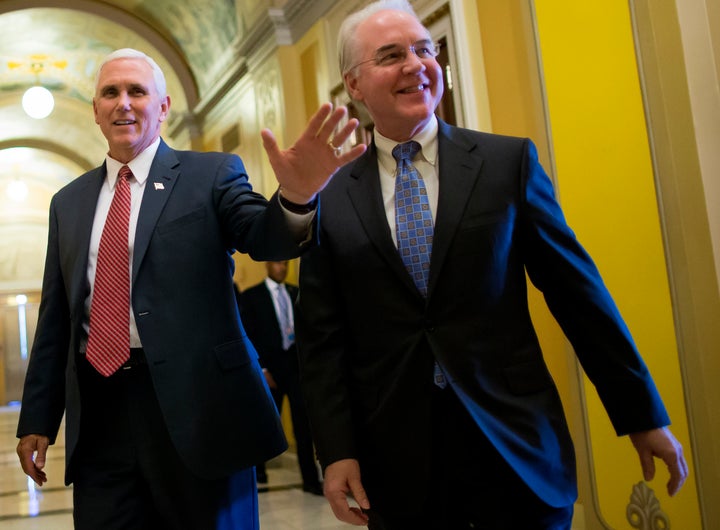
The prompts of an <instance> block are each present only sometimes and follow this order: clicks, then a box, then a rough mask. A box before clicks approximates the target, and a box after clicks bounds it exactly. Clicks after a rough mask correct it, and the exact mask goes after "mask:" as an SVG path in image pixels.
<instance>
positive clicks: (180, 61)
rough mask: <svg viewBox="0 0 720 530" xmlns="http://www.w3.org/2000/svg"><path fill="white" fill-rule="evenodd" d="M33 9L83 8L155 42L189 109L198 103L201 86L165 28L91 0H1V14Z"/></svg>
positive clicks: (77, 9)
mask: <svg viewBox="0 0 720 530" xmlns="http://www.w3.org/2000/svg"><path fill="white" fill-rule="evenodd" d="M31 8H55V9H69V10H75V11H82V12H85V13H90V14H93V15H97V16H99V17H102V18H106V19H108V20H110V21H112V22H114V23H116V24H120V25H122V26H125V27H127V28H128V29H129V30H132V31H134V32H135V33H137V34H138V35H140V36H141V37H142V38H144V39H145V40H147V41H148V42H149V43H150V44H152V45H153V46H154V47H155V48H156V49H157V50H158V51H159V52H160V54H161V55H162V56H163V57H164V58H165V59H166V60H167V62H168V63H169V64H170V66H171V67H172V69H173V70H174V72H175V74H176V75H177V76H178V79H179V81H180V85H181V86H182V88H183V91H184V92H185V99H186V101H187V105H188V108H193V107H194V106H195V105H197V103H198V99H199V97H198V86H197V82H196V80H195V77H194V75H193V73H192V71H191V70H190V67H189V65H188V64H187V62H186V60H185V57H184V54H183V52H182V50H180V49H179V48H178V47H177V45H176V44H175V42H174V41H173V40H172V38H171V36H169V35H167V34H166V32H165V30H164V28H161V27H155V26H151V25H150V24H148V23H147V22H146V21H144V20H143V19H141V18H139V17H137V16H136V15H134V14H133V13H131V12H129V11H126V10H124V9H121V8H119V7H117V6H114V5H111V4H106V3H104V2H95V1H92V0H64V1H63V2H62V3H61V2H58V1H57V0H54V1H53V0H0V15H1V14H4V13H10V12H12V11H22V10H26V9H31Z"/></svg>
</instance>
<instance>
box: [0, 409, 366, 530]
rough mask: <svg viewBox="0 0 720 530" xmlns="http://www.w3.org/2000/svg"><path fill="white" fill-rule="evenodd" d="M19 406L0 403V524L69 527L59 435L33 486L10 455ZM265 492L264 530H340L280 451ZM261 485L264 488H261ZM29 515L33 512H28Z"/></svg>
mask: <svg viewBox="0 0 720 530" xmlns="http://www.w3.org/2000/svg"><path fill="white" fill-rule="evenodd" d="M18 411H19V409H18V408H16V407H0V528H1V529H2V530H70V529H72V515H71V513H72V490H71V489H70V488H66V487H65V486H64V485H63V473H64V463H65V460H64V458H65V453H64V446H63V443H62V441H61V440H58V443H57V444H56V445H54V446H51V447H50V449H49V451H48V462H47V465H46V466H45V471H46V472H47V476H48V482H47V483H46V484H45V485H44V486H43V487H42V488H38V489H37V490H36V489H35V488H34V487H33V483H32V482H30V483H28V480H27V477H26V476H25V474H24V473H23V472H22V469H21V468H20V464H19V463H18V459H17V455H16V454H15V446H16V444H17V439H16V438H15V427H16V425H17V417H18ZM267 472H268V485H267V490H268V491H262V492H261V493H260V495H259V503H260V526H261V528H262V529H263V530H343V529H348V528H356V527H353V526H351V525H347V524H344V523H341V522H339V521H338V520H336V519H335V516H334V515H333V514H332V511H331V509H330V506H329V505H328V504H327V501H326V500H325V498H324V497H319V496H316V495H311V494H310V493H304V492H303V491H302V489H301V487H300V486H301V482H300V475H299V473H298V471H297V462H296V461H295V460H294V458H293V455H289V454H285V455H281V456H280V457H279V458H277V459H275V460H273V461H272V462H269V463H268V465H267ZM263 489H264V488H263ZM31 514H32V515H31Z"/></svg>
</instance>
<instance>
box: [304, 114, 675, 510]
mask: <svg viewBox="0 0 720 530" xmlns="http://www.w3.org/2000/svg"><path fill="white" fill-rule="evenodd" d="M438 142H439V164H440V166H439V179H440V180H439V183H440V188H439V198H438V208H437V218H436V222H435V232H434V241H433V248H432V258H431V266H430V278H429V292H428V296H427V299H424V298H423V297H422V296H421V295H420V294H419V292H418V291H417V289H416V288H415V286H414V284H413V281H412V279H411V277H410V276H409V274H408V273H407V271H406V270H405V267H404V265H403V263H402V260H401V259H400V257H399V255H398V252H397V250H396V248H395V245H394V244H393V241H392V238H391V234H390V230H389V227H388V223H387V219H386V214H385V210H384V207H383V201H382V196H381V191H380V183H379V176H378V166H377V156H376V153H375V149H374V147H373V146H370V149H369V150H368V151H367V153H366V154H365V155H363V156H362V157H360V158H359V159H357V160H356V161H355V162H353V163H350V164H349V165H347V166H345V167H344V168H342V169H341V171H340V172H339V173H338V174H337V175H336V176H335V177H334V178H333V180H332V182H331V183H330V184H329V185H328V186H327V188H326V189H325V190H324V191H323V192H322V194H321V198H322V205H323V206H322V208H323V210H322V216H321V219H320V227H319V230H320V233H319V238H320V241H321V245H320V246H319V247H316V248H313V249H312V250H311V251H310V252H308V253H307V254H305V255H304V256H303V258H302V262H301V266H300V296H299V305H298V308H297V315H298V319H297V324H296V330H297V339H298V346H299V352H300V366H301V380H302V382H303V387H304V392H305V396H306V401H307V406H308V412H309V415H310V420H311V425H312V427H313V437H314V440H315V442H316V446H317V450H318V455H319V458H320V461H321V463H322V465H323V466H327V465H328V464H330V463H332V462H334V461H336V460H339V459H342V458H358V459H359V460H360V463H361V472H362V476H363V482H364V483H365V486H366V489H367V490H368V493H369V494H370V500H371V502H373V498H377V497H376V496H385V497H384V498H386V499H393V502H397V503H398V504H402V503H403V502H413V500H414V497H415V495H416V492H417V491H426V489H425V486H424V485H425V484H426V483H427V480H428V473H429V469H430V464H429V454H430V453H429V451H430V448H429V441H430V436H429V435H428V433H429V432H430V431H429V429H430V427H429V425H428V418H429V417H430V396H431V392H432V370H433V361H434V360H437V361H438V362H439V363H440V365H441V366H442V368H443V369H444V371H445V373H446V374H447V376H448V378H449V381H450V384H451V385H452V388H453V390H454V391H455V392H456V393H457V394H458V396H459V398H460V400H461V401H462V403H463V405H464V406H465V408H466V409H467V410H468V412H469V413H470V414H471V415H472V417H473V418H474V420H475V422H476V423H477V425H478V428H480V429H482V431H483V432H484V434H485V435H486V436H487V437H488V438H489V440H490V441H491V442H492V444H493V445H494V446H495V447H496V448H497V450H498V452H499V453H500V454H501V455H502V457H503V458H504V459H505V460H506V461H507V462H508V463H509V464H510V465H511V466H512V468H514V469H515V471H516V472H517V473H518V474H519V475H520V477H522V479H523V480H524V481H525V482H526V483H527V484H528V485H529V486H530V487H531V488H532V489H533V490H534V491H535V492H536V493H537V495H538V496H539V497H540V498H542V499H543V500H544V501H545V502H546V503H548V504H550V505H553V506H567V505H569V504H572V502H573V501H574V500H575V498H576V495H577V488H576V477H575V459H574V454H573V448H572V442H571V440H570V436H569V433H568V429H567V424H566V420H565V417H564V414H563V410H562V406H561V403H560V399H559V397H558V392H557V389H556V387H555V384H554V382H553V380H552V378H551V376H550V373H549V372H548V370H547V367H546V365H545V362H544V360H543V355H542V352H541V350H540V345H539V343H538V339H537V337H536V334H535V330H534V328H533V325H532V322H531V319H530V313H529V309H528V301H527V285H526V273H527V274H528V275H529V277H530V279H531V280H532V282H533V283H534V285H535V286H537V287H538V288H539V289H540V290H541V291H542V292H543V294H544V296H545V299H546V301H547V304H548V306H549V308H550V310H551V311H552V313H553V315H554V316H555V318H556V319H557V321H558V322H559V323H560V325H561V326H562V329H563V330H564V332H565V334H566V335H567V337H568V338H569V340H570V341H571V343H572V345H573V346H574V348H575V351H576V354H577V356H578V358H579V360H580V362H581V363H582V366H583V367H584V369H585V371H586V373H587V374H588V376H589V377H590V379H591V380H592V382H593V383H594V384H595V386H596V387H597V390H598V393H599V395H600V398H601V399H602V401H603V403H604V405H605V407H606V409H607V411H608V414H609V416H610V418H611V420H612V422H613V425H614V426H615V429H616V430H617V432H618V433H619V434H625V433H629V432H634V431H642V430H646V429H650V428H654V427H659V426H663V425H666V424H667V423H668V422H669V420H668V417H667V415H666V412H665V409H664V407H663V404H662V402H661V400H660V398H659V396H658V393H657V391H656V389H655V386H654V384H653V382H652V380H651V378H650V375H649V374H648V371H647V369H646V366H645V364H644V363H643V361H642V360H641V358H640V356H639V355H638V352H637V351H636V348H635V346H634V344H633V341H632V338H631V336H630V333H629V332H628V330H627V328H626V326H625V324H624V323H623V321H622V319H621V317H620V315H619V313H618V310H617V308H616V307H615V304H614V303H613V301H612V299H611V297H610V294H609V293H608V291H607V289H606V288H605V286H604V284H603V282H602V279H601V278H600V275H599V273H598V271H597V269H596V267H595V265H594V264H593V262H592V260H591V259H590V257H589V256H588V255H587V253H586V252H585V251H584V250H583V248H582V247H581V246H580V244H579V243H578V241H577V240H576V239H575V236H574V234H573V232H572V231H571V230H570V228H569V227H568V226H567V224H566V222H565V219H564V216H563V214H562V212H561V210H560V207H559V205H558V203H557V202H556V200H555V196H554V191H553V187H552V184H551V182H550V180H549V179H548V177H547V176H546V174H545V172H544V171H543V169H542V167H541V166H540V164H539V163H538V160H537V154H536V151H535V147H534V146H533V145H532V143H531V142H530V141H529V140H526V139H519V138H510V137H503V136H498V135H491V134H484V133H479V132H475V131H469V130H465V129H459V128H455V127H451V126H448V125H447V124H445V123H443V122H440V126H439V136H438ZM479 456H480V455H468V457H469V458H473V457H479ZM441 464H442V462H441V463H440V465H441ZM483 479H484V478H483V477H479V478H478V480H483ZM408 484H412V485H413V487H412V488H407V485H408ZM404 496H406V497H407V498H406V497H404Z"/></svg>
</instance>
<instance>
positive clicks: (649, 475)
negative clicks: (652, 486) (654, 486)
mask: <svg viewBox="0 0 720 530" xmlns="http://www.w3.org/2000/svg"><path fill="white" fill-rule="evenodd" d="M640 465H641V466H642V471H643V478H644V479H645V480H646V481H647V482H650V481H651V480H652V479H653V478H654V477H655V459H654V458H653V454H652V453H651V452H649V451H643V452H642V453H640Z"/></svg>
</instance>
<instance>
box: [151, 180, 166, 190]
mask: <svg viewBox="0 0 720 530" xmlns="http://www.w3.org/2000/svg"><path fill="white" fill-rule="evenodd" d="M153 186H155V191H157V190H164V189H165V185H164V184H163V183H162V182H153Z"/></svg>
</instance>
